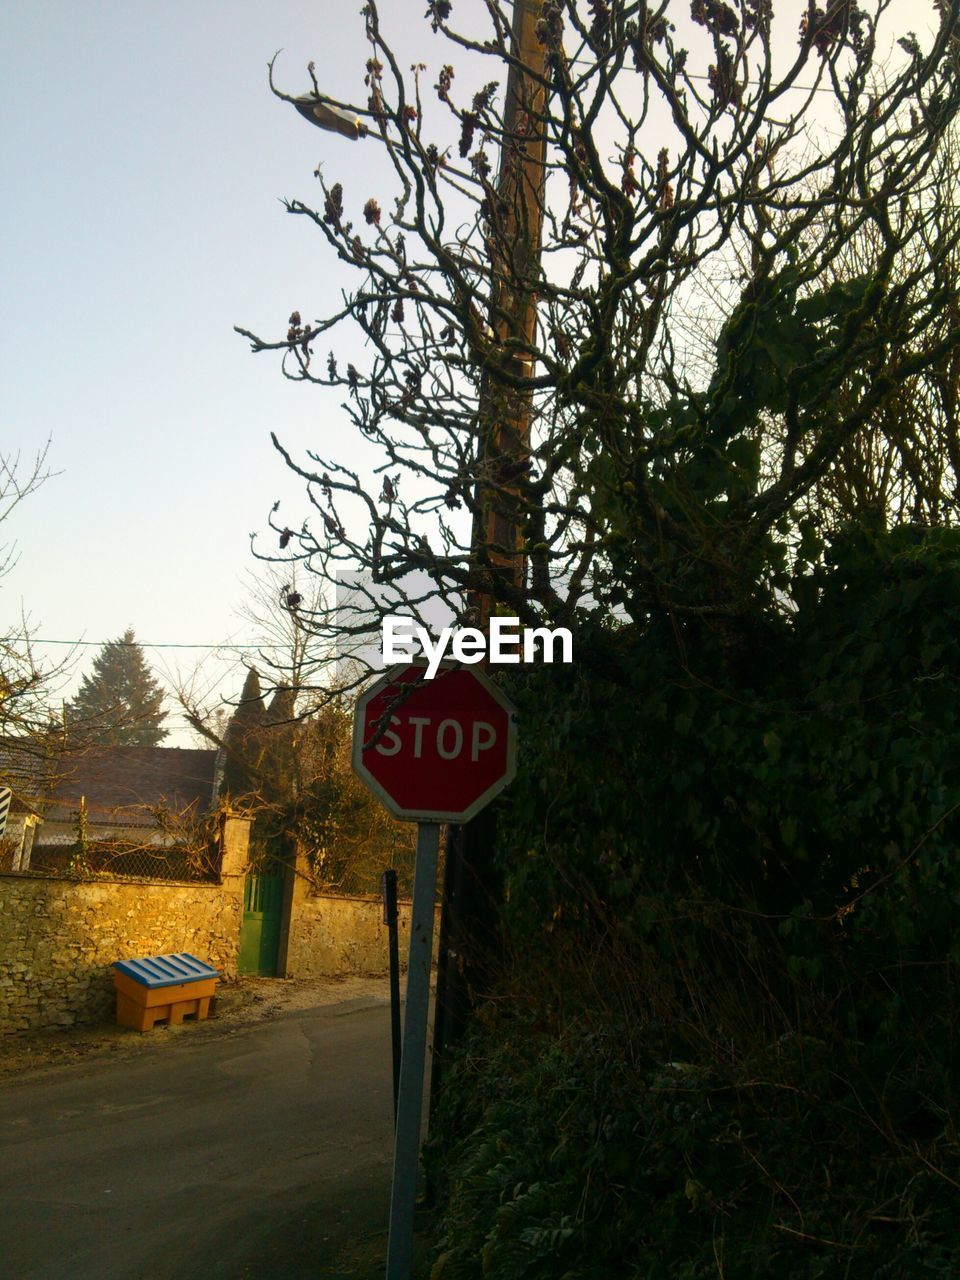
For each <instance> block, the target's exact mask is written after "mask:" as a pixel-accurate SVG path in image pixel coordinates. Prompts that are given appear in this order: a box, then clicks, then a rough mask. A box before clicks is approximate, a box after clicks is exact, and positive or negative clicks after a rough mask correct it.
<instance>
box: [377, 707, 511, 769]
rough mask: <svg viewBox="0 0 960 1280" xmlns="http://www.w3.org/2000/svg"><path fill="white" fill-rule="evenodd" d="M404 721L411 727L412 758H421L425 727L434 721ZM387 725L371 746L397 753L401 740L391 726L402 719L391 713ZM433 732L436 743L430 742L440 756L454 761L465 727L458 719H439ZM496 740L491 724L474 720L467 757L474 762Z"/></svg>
mask: <svg viewBox="0 0 960 1280" xmlns="http://www.w3.org/2000/svg"><path fill="white" fill-rule="evenodd" d="M407 724H408V725H409V726H410V728H411V729H412V730H413V758H414V760H420V759H421V758H422V756H423V735H424V730H431V729H432V726H433V720H432V719H431V717H430V716H410V717H408V719H407ZM390 725H391V727H390V728H388V729H385V730H384V732H383V737H382V738H381V739H380V741H379V742H378V743H376V745H375V747H374V750H375V751H379V752H380V754H381V755H382V756H395V755H396V754H397V752H399V751H402V750H403V739H402V738H401V737H400V734H399V733H398V732H397V731H396V729H394V728H393V727H392V726H393V725H397V726H399V727H402V725H403V721H402V720H401V719H400V717H399V716H391V717H390ZM436 735H437V736H436V742H435V744H433V745H434V749H435V750H436V753H437V755H438V756H439V757H440V759H441V760H456V759H457V757H458V756H459V755H460V753H461V751H462V750H463V747H464V743H465V742H466V734H465V732H464V726H463V725H462V724H461V723H460V721H459V720H450V719H446V720H441V721H440V723H439V724H438V725H437V728H436ZM496 741H497V731H496V729H495V728H494V727H493V725H492V724H487V723H486V721H484V720H474V721H473V723H472V725H471V726H470V743H469V749H470V759H471V760H472V761H473V762H474V763H476V761H477V760H479V759H480V752H481V751H489V750H490V748H491V747H493V746H495V745H496Z"/></svg>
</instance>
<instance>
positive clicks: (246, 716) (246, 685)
mask: <svg viewBox="0 0 960 1280" xmlns="http://www.w3.org/2000/svg"><path fill="white" fill-rule="evenodd" d="M265 712H266V708H265V707H264V704H263V695H262V693H261V691H260V676H259V674H258V672H257V669H256V667H251V668H250V670H249V671H248V672H247V678H246V680H244V682H243V692H242V693H241V694H240V702H239V703H238V705H237V709H236V711H235V712H234V713H233V715H232V716H231V717H230V723H229V724H228V725H227V731H226V733H225V734H224V739H223V747H224V751H225V752H226V757H227V758H226V763H225V765H224V769H223V785H222V787H221V788H220V793H221V795H229V796H231V797H233V798H234V799H237V798H239V797H240V796H245V795H251V794H252V793H253V792H255V791H259V790H260V756H261V754H262V743H261V742H260V736H261V735H260V730H261V729H262V727H263V721H264V715H265Z"/></svg>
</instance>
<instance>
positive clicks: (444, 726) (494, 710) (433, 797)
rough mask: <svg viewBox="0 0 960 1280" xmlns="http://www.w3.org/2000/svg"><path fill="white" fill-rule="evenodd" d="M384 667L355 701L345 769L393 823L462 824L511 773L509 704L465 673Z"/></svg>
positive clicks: (513, 743)
mask: <svg viewBox="0 0 960 1280" xmlns="http://www.w3.org/2000/svg"><path fill="white" fill-rule="evenodd" d="M425 670H426V665H425V664H424V663H410V664H407V665H401V666H398V667H391V668H390V670H389V671H387V672H385V673H384V674H383V675H382V676H381V677H380V678H379V680H377V681H375V682H374V684H372V685H371V686H370V688H369V689H368V690H367V691H366V692H365V693H364V694H363V695H362V697H361V698H360V699H359V701H358V702H357V708H356V713H355V716H354V722H353V767H354V770H355V771H356V773H357V774H359V776H360V777H361V778H362V779H363V780H364V782H365V783H366V784H367V786H368V787H369V788H370V790H371V791H373V793H374V794H375V795H376V796H378V797H379V798H380V800H382V801H383V803H384V804H385V805H386V806H387V808H388V809H389V810H390V812H391V813H392V814H393V815H394V816H395V817H397V818H407V819H413V820H418V821H423V822H467V821H468V820H469V819H470V818H472V817H473V816H474V814H476V813H479V812H480V810H481V809H482V808H483V807H484V805H485V804H487V803H489V801H491V800H492V799H493V798H494V796H496V795H498V794H499V793H500V792H501V791H502V790H503V788H504V787H505V786H506V785H507V783H508V782H510V781H511V780H512V778H513V775H514V773H515V772H516V755H517V733H516V712H515V711H514V707H513V704H512V703H511V702H510V700H509V698H507V697H506V696H505V695H504V694H503V693H502V692H501V691H500V690H499V689H498V688H497V686H496V685H495V684H494V683H493V681H492V680H490V679H488V677H487V676H485V675H482V674H481V673H480V672H478V671H474V670H472V669H470V668H469V667H458V666H446V667H441V668H440V670H439V671H438V672H437V674H436V676H435V677H434V678H433V679H432V680H425V679H424V678H423V676H424V671H425Z"/></svg>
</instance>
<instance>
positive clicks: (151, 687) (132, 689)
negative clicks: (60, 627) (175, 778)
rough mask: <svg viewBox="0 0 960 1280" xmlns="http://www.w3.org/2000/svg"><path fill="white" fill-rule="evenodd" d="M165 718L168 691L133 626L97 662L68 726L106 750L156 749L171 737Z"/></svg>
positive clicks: (72, 704) (70, 709)
mask: <svg viewBox="0 0 960 1280" xmlns="http://www.w3.org/2000/svg"><path fill="white" fill-rule="evenodd" d="M164 716H165V712H164V710H163V690H162V689H161V688H160V686H159V684H158V683H157V681H156V680H155V679H154V677H153V675H152V673H151V671H150V668H149V667H148V666H147V663H146V659H145V658H144V656H143V650H142V649H141V648H140V646H139V644H137V642H136V640H135V639H134V635H133V630H132V629H131V628H129V627H128V628H127V630H126V631H125V632H124V633H123V636H122V637H121V638H120V639H119V640H109V641H107V643H106V644H105V645H104V646H103V648H102V649H101V650H100V652H99V653H98V654H97V656H96V657H95V658H94V660H93V672H92V674H90V675H88V676H84V679H83V683H82V684H81V686H80V690H79V692H78V693H77V696H76V697H75V698H74V699H73V701H72V702H70V704H69V705H68V707H67V726H68V729H71V730H72V731H73V733H74V734H75V735H76V734H78V733H79V734H81V735H82V736H83V737H84V738H85V739H86V740H87V741H90V742H92V743H96V744H98V745H101V746H140V747H156V746H159V745H160V743H161V741H162V740H163V739H164V738H165V737H166V736H167V732H168V731H167V730H166V729H164V728H163V720H164Z"/></svg>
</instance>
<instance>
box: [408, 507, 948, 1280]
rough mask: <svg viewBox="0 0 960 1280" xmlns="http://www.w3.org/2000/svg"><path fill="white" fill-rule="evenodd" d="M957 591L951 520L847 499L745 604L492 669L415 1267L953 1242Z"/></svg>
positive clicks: (801, 1268)
mask: <svg viewBox="0 0 960 1280" xmlns="http://www.w3.org/2000/svg"><path fill="white" fill-rule="evenodd" d="M958 624H960V537H958V534H957V532H956V531H953V530H917V529H909V528H908V529H901V530H897V531H895V532H893V533H889V534H885V533H878V532H870V531H864V530H859V531H857V530H854V531H851V532H849V533H848V534H847V535H845V536H844V538H843V539H840V540H838V541H837V542H836V543H835V545H834V546H833V547H832V548H831V550H830V553H829V555H828V557H827V558H826V560H825V562H824V564H823V566H822V567H820V568H818V569H817V570H816V571H813V572H810V573H808V574H807V575H806V576H804V577H802V578H798V579H797V580H796V581H795V583H794V589H793V603H792V606H791V608H789V609H788V610H786V611H785V612H780V613H774V612H773V611H771V612H770V614H769V616H767V617H763V616H758V617H756V618H753V619H751V620H750V624H749V628H748V627H747V625H746V624H744V625H743V626H742V627H741V628H740V631H739V635H736V634H731V632H730V631H729V630H727V631H724V630H721V629H714V630H710V629H709V628H707V627H703V626H700V629H699V631H698V630H697V629H696V628H695V627H694V626H690V625H687V626H685V627H684V628H683V629H682V630H680V631H678V630H676V629H665V631H664V632H663V633H662V634H661V633H658V632H657V630H656V629H655V628H653V627H651V628H650V630H649V631H648V632H646V633H644V634H643V635H639V634H636V633H631V632H626V631H621V632H618V631H616V630H615V629H603V630H599V631H598V632H596V633H595V634H593V635H591V634H590V629H589V627H587V628H585V632H584V636H583V639H582V641H581V645H580V647H579V650H578V663H577V665H576V666H575V667H573V668H553V669H549V668H541V669H539V670H538V671H536V672H533V673H528V674H527V675H525V676H524V677H523V678H522V679H518V680H517V681H516V683H515V687H514V689H513V692H514V694H515V696H516V697H517V699H518V701H519V702H520V705H521V707H522V709H523V710H524V718H523V725H522V731H523V736H522V742H523V747H522V760H521V763H522V767H521V772H520V776H519V777H518V779H517V783H516V784H515V786H514V787H513V789H512V791H511V794H510V798H509V801H508V803H507V804H506V805H504V806H503V811H502V814H501V825H500V830H501V849H500V857H501V860H502V862H503V866H504V870H505V872H506V875H507V884H508V903H507V908H506V927H507V935H508V938H509V940H510V948H511V950H510V954H509V961H508V963H507V964H506V965H505V969H504V983H503V988H502V991H501V993H500V996H501V999H500V1000H499V1001H498V1002H496V1004H492V1005H491V1006H490V1007H491V1008H496V1009H502V1008H504V1007H506V1008H509V1009H513V1010H515V1011H516V1012H515V1014H514V1015H513V1016H511V1017H509V1018H504V1017H503V1016H502V1015H500V1016H499V1020H498V1021H497V1022H495V1023H491V1022H489V1021H488V1025H486V1026H483V1025H481V1026H480V1027H478V1029H477V1031H476V1033H475V1035H474V1038H473V1040H472V1041H471V1044H470V1046H469V1048H468V1049H467V1051H466V1052H465V1055H464V1057H463V1060H462V1062H461V1065H460V1068H459V1071H458V1073H456V1074H455V1075H454V1077H453V1079H452V1082H451V1083H450V1084H449V1086H448V1088H447V1091H446V1098H445V1102H444V1118H443V1122H442V1124H441V1127H440V1130H439V1134H438V1138H437V1140H436V1142H435V1144H434V1152H433V1157H432V1159H433V1165H432V1172H433V1177H434V1179H435V1182H436V1185H437V1186H438V1187H439V1188H440V1189H441V1190H440V1200H441V1205H442V1206H443V1210H442V1222H443V1224H444V1225H443V1227H442V1233H443V1240H442V1243H441V1253H442V1255H443V1258H444V1261H443V1262H442V1264H441V1265H439V1274H440V1275H442V1276H443V1277H450V1278H453V1277H460V1276H464V1277H465V1276H479V1275H484V1276H490V1277H496V1278H497V1280H501V1278H502V1280H509V1278H510V1277H514V1276H516V1277H520V1276H523V1277H539V1276H543V1277H547V1276H550V1277H562V1276H570V1277H573V1276H577V1277H579V1276H584V1277H586V1276H598V1277H602V1276H606V1275H610V1276H614V1275H616V1276H624V1275H636V1276H644V1277H650V1280H653V1278H654V1277H658V1276H661V1275H662V1276H664V1277H680V1278H681V1280H683V1278H684V1277H699V1276H720V1275H722V1276H725V1277H727V1278H728V1280H732V1278H733V1277H744V1278H746V1277H750V1278H751V1280H753V1278H754V1277H757V1278H759V1277H762V1276H763V1277H765V1276H769V1275H773V1274H776V1275H778V1276H780V1275H783V1276H786V1277H797V1278H798V1280H808V1278H809V1280H813V1277H820V1276H850V1277H861V1276H862V1277H867V1276H870V1277H873V1276H890V1277H905V1278H906V1277H912V1276H923V1275H928V1274H929V1275H942V1276H946V1275H951V1274H960V1219H958V1215H956V1214H955V1213H953V1215H952V1217H951V1206H952V1205H956V1204H957V1203H960V1200H958V1196H960V1159H958V1154H960V1147H958V1141H957V1132H956V1118H957V1110H956V1091H957V1070H956V1062H955V1055H956V1044H957V1031H958V1020H957V1009H956V1003H957V998H956V995H955V992H954V983H953V969H954V966H955V965H956V963H957V960H958V958H960V952H958V930H957V925H956V922H957V918H958V907H960V820H958V818H960V699H958V697H957V692H958V680H960V625H958ZM698 625H699V624H698ZM671 1063H673V1064H675V1065H673V1066H671V1065H670V1064H671Z"/></svg>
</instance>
